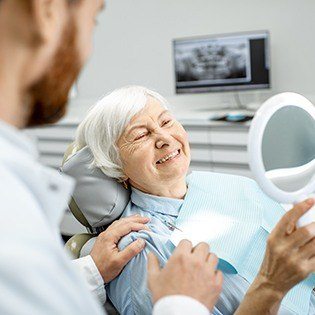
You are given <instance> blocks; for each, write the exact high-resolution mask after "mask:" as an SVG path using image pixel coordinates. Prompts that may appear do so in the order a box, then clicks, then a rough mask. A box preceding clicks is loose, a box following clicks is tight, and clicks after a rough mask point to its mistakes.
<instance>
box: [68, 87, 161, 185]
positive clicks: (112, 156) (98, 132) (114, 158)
mask: <svg viewBox="0 0 315 315" xmlns="http://www.w3.org/2000/svg"><path fill="white" fill-rule="evenodd" d="M149 98H153V99H155V100H157V101H158V102H159V103H160V104H161V106H163V107H164V108H166V109H167V101H166V100H165V98H164V97H162V96H161V95H160V94H158V93H157V92H154V91H152V90H149V89H147V88H145V87H142V86H126V87H123V88H120V89H116V90H114V91H113V92H111V93H109V94H107V95H106V96H105V97H103V98H102V99H101V100H99V101H98V102H97V103H96V104H95V105H94V106H93V107H92V108H91V109H90V110H89V112H88V114H87V116H86V117H85V118H84V120H83V121H82V122H81V124H80V125H79V127H78V129H77V131H76V138H75V144H74V150H75V152H76V151H78V150H81V149H82V148H83V147H85V146H87V147H89V148H90V150H91V152H92V155H93V160H92V161H91V166H92V167H98V168H100V169H101V170H102V171H103V173H105V174H106V175H107V176H109V177H113V178H116V179H119V180H123V179H124V173H123V169H122V162H121V159H120V156H119V152H118V148H117V145H116V143H117V141H118V139H119V138H120V136H121V135H122V133H123V131H124V130H125V128H126V126H127V125H128V124H129V122H130V120H131V118H132V117H133V116H134V115H136V114H137V113H138V112H140V111H141V110H142V109H143V108H144V107H145V106H146V104H147V102H148V99H149Z"/></svg>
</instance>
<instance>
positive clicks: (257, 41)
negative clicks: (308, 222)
mask: <svg viewBox="0 0 315 315" xmlns="http://www.w3.org/2000/svg"><path fill="white" fill-rule="evenodd" d="M173 47H174V59H175V80H176V93H199V92H217V91H233V90H248V89H265V88H269V87H270V83H269V71H270V64H269V33H268V31H259V32H250V33H238V34H229V35H217V36H207V37H196V38H189V39H188V38H187V39H185V38H184V39H176V40H174V41H173Z"/></svg>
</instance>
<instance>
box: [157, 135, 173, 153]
mask: <svg viewBox="0 0 315 315" xmlns="http://www.w3.org/2000/svg"><path fill="white" fill-rule="evenodd" d="M171 139H172V137H171V136H170V135H169V134H168V133H165V132H162V133H159V134H158V135H157V139H156V141H155V146H156V148H157V149H161V148H163V147H165V146H169V145H170V143H171V141H172V140H171Z"/></svg>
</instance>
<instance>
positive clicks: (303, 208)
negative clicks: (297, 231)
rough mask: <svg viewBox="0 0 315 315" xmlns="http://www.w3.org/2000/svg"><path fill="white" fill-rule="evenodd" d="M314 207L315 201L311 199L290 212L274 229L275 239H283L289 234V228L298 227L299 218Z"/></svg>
mask: <svg viewBox="0 0 315 315" xmlns="http://www.w3.org/2000/svg"><path fill="white" fill-rule="evenodd" d="M313 205H314V199H313V198H310V199H307V200H305V201H303V202H300V203H298V204H296V205H295V206H294V207H293V208H292V209H291V210H290V211H288V212H287V213H286V214H285V215H284V216H283V217H282V218H281V220H280V221H279V222H278V224H277V225H276V227H275V228H274V231H273V233H274V234H275V237H276V238H278V237H282V236H283V235H286V234H287V229H288V226H292V225H294V226H295V225H296V223H297V221H298V220H299V218H300V217H301V216H302V215H303V214H304V213H306V212H307V211H308V210H309V209H310V208H311V207H312V206H313Z"/></svg>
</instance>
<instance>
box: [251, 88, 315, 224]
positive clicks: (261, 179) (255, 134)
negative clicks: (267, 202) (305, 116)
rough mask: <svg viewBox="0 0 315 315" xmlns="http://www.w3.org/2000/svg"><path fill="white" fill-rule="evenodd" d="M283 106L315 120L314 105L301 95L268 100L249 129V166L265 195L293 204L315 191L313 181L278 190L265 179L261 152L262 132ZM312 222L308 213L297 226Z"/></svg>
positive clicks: (289, 95)
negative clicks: (301, 110)
mask: <svg viewBox="0 0 315 315" xmlns="http://www.w3.org/2000/svg"><path fill="white" fill-rule="evenodd" d="M292 104H294V105H292ZM285 106H297V107H299V108H302V109H304V110H305V111H307V112H308V113H309V114H310V115H311V116H312V117H313V118H314V119H315V108H314V105H313V104H312V103H311V102H310V101H309V100H307V99H306V98H305V97H304V96H302V95H299V94H296V93H289V92H288V93H281V94H278V95H275V96H273V97H272V98H270V99H268V100H267V101H266V102H265V103H264V104H263V105H262V106H261V107H260V109H259V110H258V111H257V113H256V115H255V117H254V119H253V121H252V124H251V127H250V131H249V137H248V153H249V164H250V168H251V171H252V173H253V174H254V178H255V180H256V181H257V182H258V183H259V185H260V186H261V188H262V189H263V190H264V191H265V193H266V194H268V195H269V196H270V197H271V198H273V199H274V200H277V201H278V202H280V203H295V202H298V201H301V198H302V199H304V198H305V197H307V196H309V195H310V194H311V193H313V192H314V191H315V180H312V181H310V182H309V183H308V184H307V185H306V186H304V187H303V188H302V189H299V190H297V191H293V192H287V191H283V190H281V189H279V188H278V187H277V186H275V185H274V184H273V183H272V182H271V181H270V180H269V179H268V178H267V177H266V172H265V168H264V164H263V157H262V150H261V148H262V140H263V135H264V130H265V128H266V125H267V123H268V121H269V119H270V118H271V117H272V116H273V114H274V113H275V112H276V111H277V110H279V109H281V108H282V107H285ZM310 220H311V221H310ZM312 221H315V217H314V216H313V215H312V214H311V212H309V213H308V214H305V215H304V219H303V217H302V218H301V221H300V223H299V224H300V225H305V224H306V222H308V223H309V222H312Z"/></svg>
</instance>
